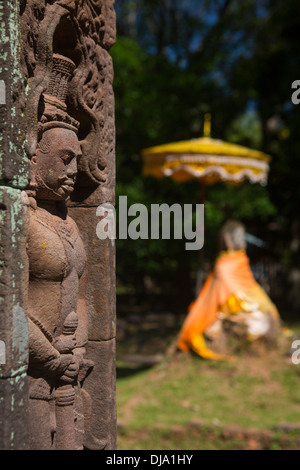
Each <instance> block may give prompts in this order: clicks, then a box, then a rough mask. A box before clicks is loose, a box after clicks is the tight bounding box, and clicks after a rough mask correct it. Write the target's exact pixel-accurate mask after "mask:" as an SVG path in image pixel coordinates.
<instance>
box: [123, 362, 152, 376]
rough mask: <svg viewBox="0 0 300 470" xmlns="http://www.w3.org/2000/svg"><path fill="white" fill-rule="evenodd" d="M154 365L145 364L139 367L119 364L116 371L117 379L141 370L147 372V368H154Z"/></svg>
mask: <svg viewBox="0 0 300 470" xmlns="http://www.w3.org/2000/svg"><path fill="white" fill-rule="evenodd" d="M152 367H153V365H148V364H143V365H140V366H137V367H126V366H124V367H123V366H119V367H118V366H117V369H116V373H117V379H124V378H126V377H130V376H133V375H136V374H139V373H140V372H145V371H147V370H150V369H152Z"/></svg>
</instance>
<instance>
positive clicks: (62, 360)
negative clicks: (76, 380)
mask: <svg viewBox="0 0 300 470" xmlns="http://www.w3.org/2000/svg"><path fill="white" fill-rule="evenodd" d="M72 361H73V355H72V354H61V355H60V356H59V357H56V358H54V359H50V360H49V361H47V362H46V363H44V367H43V369H46V370H47V372H48V374H50V375H51V376H55V375H62V374H63V373H64V372H65V371H66V369H67V368H68V367H69V365H70V364H71V363H72Z"/></svg>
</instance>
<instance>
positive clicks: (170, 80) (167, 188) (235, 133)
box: [111, 0, 300, 292]
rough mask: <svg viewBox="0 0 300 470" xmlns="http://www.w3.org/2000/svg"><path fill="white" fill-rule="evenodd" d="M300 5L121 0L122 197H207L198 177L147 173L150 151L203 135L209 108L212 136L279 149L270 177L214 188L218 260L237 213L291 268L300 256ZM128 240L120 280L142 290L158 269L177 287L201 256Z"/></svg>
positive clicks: (209, 212)
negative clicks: (299, 99) (296, 90)
mask: <svg viewBox="0 0 300 470" xmlns="http://www.w3.org/2000/svg"><path fill="white" fill-rule="evenodd" d="M299 10H300V4H299V5H298V4H297V3H295V2H294V1H292V0H287V1H285V2H282V1H280V0H258V1H256V2H253V1H251V0H247V1H243V2H239V1H238V0H219V1H216V2H209V1H200V0H195V1H188V2H178V1H173V2H169V1H167V0H163V1H160V2H152V1H151V2H149V1H148V0H117V1H116V11H117V21H118V39H117V43H116V45H115V46H114V47H113V48H112V50H111V55H112V57H113V62H114V69H115V80H114V91H115V97H116V129H117V197H118V195H127V196H128V204H132V203H135V202H139V203H143V204H145V205H146V206H147V207H150V204H152V203H162V202H166V203H169V204H171V203H173V202H180V203H182V204H183V203H191V204H196V203H199V201H200V184H199V182H197V181H192V182H189V183H185V184H176V183H174V182H173V181H170V180H169V179H167V178H164V179H162V180H155V179H154V178H150V177H147V178H145V177H143V174H142V159H141V150H142V149H143V148H146V147H148V146H152V145H157V144H162V143H166V142H172V141H178V140H184V139H191V138H193V137H198V136H201V135H202V126H203V115H204V113H205V112H208V111H209V112H211V114H212V137H213V138H221V139H224V140H228V141H231V142H236V143H239V144H242V145H246V146H249V147H251V148H256V149H261V150H264V151H266V152H267V153H269V154H271V156H272V162H271V172H270V177H269V182H268V185H267V186H266V187H260V186H258V185H250V184H248V183H246V184H244V185H242V186H239V187H230V186H228V185H225V184H221V183H220V184H216V185H213V186H211V187H209V188H207V195H206V205H205V217H206V218H205V234H206V238H205V240H206V241H205V246H204V250H203V252H204V257H206V258H208V259H210V260H212V259H214V256H215V254H216V244H215V243H216V235H217V230H218V228H219V226H220V224H221V223H222V222H223V221H224V220H225V219H226V218H227V217H232V218H237V219H239V220H241V221H242V222H245V224H246V227H247V228H249V229H250V230H251V232H252V233H253V234H254V235H258V236H262V237H263V238H264V239H268V240H270V239H272V246H273V249H274V250H273V251H274V252H276V253H277V255H276V256H277V259H278V261H280V262H282V263H283V265H284V266H285V268H286V269H289V268H290V267H291V266H292V265H297V264H299V261H300V251H299V243H298V244H297V243H296V242H295V240H298V239H299V236H300V224H299V222H298V219H299V215H298V205H299V203H300V189H299V188H300V186H299V184H298V181H299V177H300V173H299V172H300V166H299V165H298V158H299V152H300V134H299V130H298V129H299V126H300V113H299V110H298V108H297V106H293V105H292V104H291V101H290V97H291V94H292V90H291V83H292V82H293V81H294V80H296V79H299V78H300V77H299V76H297V73H298V71H299V65H300V64H299V53H298V52H299V48H298V45H299V34H298V31H299V28H300V24H299V22H300V14H299V13H300V11H299ZM117 201H118V198H117ZM271 226H272V227H273V228H272V230H273V231H272V230H271V229H269V227H271ZM274 227H276V232H274ZM117 249H118V251H117V257H118V258H117V275H118V280H119V282H120V284H122V285H128V286H131V287H132V286H133V287H134V288H135V289H136V288H138V289H139V290H140V291H141V292H142V291H143V288H144V281H143V279H144V278H145V276H149V275H150V276H151V277H152V278H153V279H154V282H156V284H157V285H159V286H160V287H161V289H162V290H163V289H164V288H167V284H168V285H173V288H174V292H176V291H177V290H178V286H180V279H181V280H182V276H187V277H188V278H190V277H191V276H192V275H193V272H194V271H195V270H196V269H197V264H198V257H197V256H195V253H193V252H192V253H191V252H190V253H189V252H186V251H185V250H184V248H183V241H182V242H181V241H178V240H170V241H168V242H167V241H164V240H155V241H154V240H137V241H130V240H117ZM187 273H188V274H187ZM175 278H176V279H177V280H176V279H175ZM165 282H166V284H164V283H165Z"/></svg>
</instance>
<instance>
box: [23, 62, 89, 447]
mask: <svg viewBox="0 0 300 470" xmlns="http://www.w3.org/2000/svg"><path fill="white" fill-rule="evenodd" d="M74 68H75V64H74V63H73V62H72V61H71V60H69V59H68V58H66V57H63V56H60V55H58V54H55V55H54V57H53V71H52V75H51V80H50V84H49V87H48V89H47V90H46V92H45V93H44V95H43V96H42V99H41V103H40V109H41V116H40V117H39V123H38V125H39V139H38V145H37V149H36V153H35V155H34V156H33V157H32V160H31V165H32V180H31V185H30V188H29V190H28V192H27V194H28V201H29V205H30V228H29V235H28V241H27V253H28V261H29V287H28V305H27V315H28V325H29V369H28V375H29V392H30V413H29V414H30V436H31V448H32V449H42V450H43V449H44V450H45V449H72V450H73V449H80V448H82V447H83V435H84V428H85V429H86V428H87V420H88V414H89V411H88V410H89V409H90V408H91V403H90V397H89V395H88V394H87V392H85V391H84V390H83V389H82V387H81V384H82V382H83V379H84V377H85V376H86V373H87V371H88V370H89V369H90V368H91V367H92V363H91V362H90V361H87V360H86V359H85V357H84V354H85V344H86V343H87V327H88V317H87V310H86V302H85V285H84V283H85V280H84V278H85V276H84V272H85V263H86V255H85V250H84V246H83V242H82V240H81V238H80V235H79V232H78V228H77V226H76V224H75V222H74V221H73V220H72V219H71V218H70V217H69V216H68V213H67V207H66V204H65V201H66V199H67V198H68V197H69V195H70V194H71V192H72V191H73V189H74V184H75V178H76V175H77V163H78V159H79V158H80V156H81V147H80V144H79V140H78V137H77V132H78V128H79V123H78V122H77V121H76V120H75V119H73V118H72V117H71V116H69V115H68V114H67V111H66V110H67V107H66V104H65V102H64V101H65V98H66V94H67V87H68V82H69V80H70V78H71V76H72V73H73V70H74ZM84 420H85V423H84Z"/></svg>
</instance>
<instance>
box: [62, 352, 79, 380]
mask: <svg viewBox="0 0 300 470" xmlns="http://www.w3.org/2000/svg"><path fill="white" fill-rule="evenodd" d="M64 356H69V354H62V356H61V357H64ZM71 357H72V361H71V362H70V363H69V365H68V367H67V368H66V370H65V372H64V373H63V374H62V376H61V377H60V380H61V381H62V382H64V383H66V384H71V383H73V382H74V380H75V378H76V377H77V376H78V371H79V361H78V359H77V358H76V357H75V356H71Z"/></svg>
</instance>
